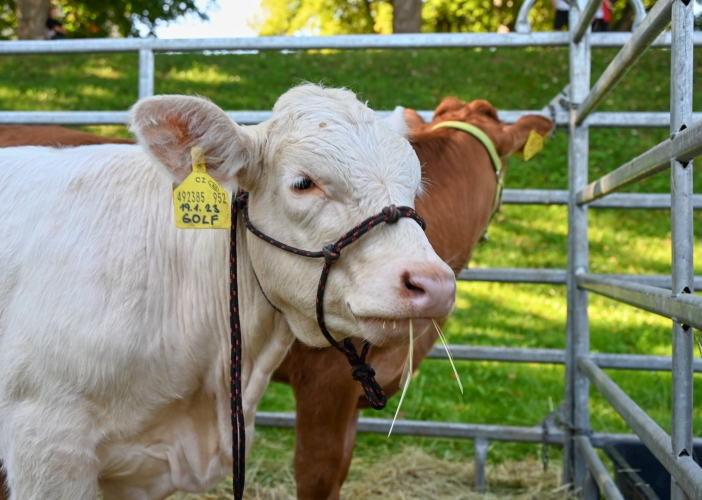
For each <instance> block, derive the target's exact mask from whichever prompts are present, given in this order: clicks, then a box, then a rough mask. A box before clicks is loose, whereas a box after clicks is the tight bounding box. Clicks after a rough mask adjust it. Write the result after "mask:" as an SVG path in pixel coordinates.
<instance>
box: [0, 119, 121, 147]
mask: <svg viewBox="0 0 702 500" xmlns="http://www.w3.org/2000/svg"><path fill="white" fill-rule="evenodd" d="M90 144H134V141H133V140H132V139H121V138H117V137H103V136H99V135H95V134H90V133H88V132H83V131H80V130H73V129H69V128H65V127H59V126H58V125H0V148H10V147H17V146H51V147H66V146H87V145H90Z"/></svg>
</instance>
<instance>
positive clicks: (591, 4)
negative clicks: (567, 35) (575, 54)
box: [573, 0, 602, 43]
mask: <svg viewBox="0 0 702 500" xmlns="http://www.w3.org/2000/svg"><path fill="white" fill-rule="evenodd" d="M601 4H602V0H589V1H588V2H587V5H586V6H585V8H584V9H583V10H581V11H580V15H579V16H578V24H576V25H575V29H574V30H573V43H580V40H582V39H583V37H584V36H585V32H586V31H587V29H588V28H589V27H590V25H591V24H592V18H593V17H595V13H596V12H597V9H598V8H599V7H600V5H601Z"/></svg>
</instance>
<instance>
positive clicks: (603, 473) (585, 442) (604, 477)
mask: <svg viewBox="0 0 702 500" xmlns="http://www.w3.org/2000/svg"><path fill="white" fill-rule="evenodd" d="M575 444H576V445H577V446H578V449H579V450H580V453H582V455H583V457H585V462H586V463H587V468H588V469H589V470H590V473H591V474H592V477H593V478H594V479H595V482H597V486H599V487H600V492H601V493H602V494H603V495H604V497H605V498H606V499H607V500H624V497H623V496H622V494H621V493H620V492H619V489H618V488H617V486H616V485H615V484H614V481H612V478H611V477H610V475H609V472H607V469H606V468H605V466H604V464H603V463H602V460H600V457H598V456H597V453H596V452H595V448H593V446H592V443H590V439H588V438H587V437H585V436H575Z"/></svg>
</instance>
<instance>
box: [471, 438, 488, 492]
mask: <svg viewBox="0 0 702 500" xmlns="http://www.w3.org/2000/svg"><path fill="white" fill-rule="evenodd" d="M488 447H489V443H488V440H487V439H485V438H484V437H477V438H475V440H473V448H474V450H475V491H477V492H478V493H485V462H486V461H487V453H488Z"/></svg>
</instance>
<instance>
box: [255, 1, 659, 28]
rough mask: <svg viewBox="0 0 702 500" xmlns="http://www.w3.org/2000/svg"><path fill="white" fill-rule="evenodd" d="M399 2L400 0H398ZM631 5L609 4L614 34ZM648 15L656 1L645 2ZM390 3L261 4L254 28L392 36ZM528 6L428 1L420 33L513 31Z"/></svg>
mask: <svg viewBox="0 0 702 500" xmlns="http://www.w3.org/2000/svg"><path fill="white" fill-rule="evenodd" d="M395 1H399V0H395ZM628 1H629V0H611V3H612V23H611V28H612V29H614V30H617V29H623V30H629V29H631V23H632V22H633V10H632V9H631V8H630V7H629V6H628ZM643 2H644V5H645V6H646V8H647V9H649V8H650V7H651V6H652V5H653V4H654V3H655V0H643ZM392 3H393V2H392V0H374V1H369V0H263V1H262V2H261V10H262V12H263V15H262V17H261V18H260V19H258V20H257V21H256V22H255V23H254V27H255V28H256V29H258V31H259V34H261V35H293V34H318V35H340V34H349V33H391V32H392V11H393V7H392ZM523 3H524V0H424V5H423V8H422V31H423V32H425V33H436V32H496V31H501V32H504V31H514V26H515V23H516V20H517V14H518V13H519V9H520V8H521V6H522V4H523ZM553 17H554V11H553V7H552V5H551V1H550V0H537V2H536V4H535V5H534V7H533V8H532V9H531V11H530V12H529V20H530V21H531V24H532V29H533V30H534V31H547V30H551V29H552V26H553Z"/></svg>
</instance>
